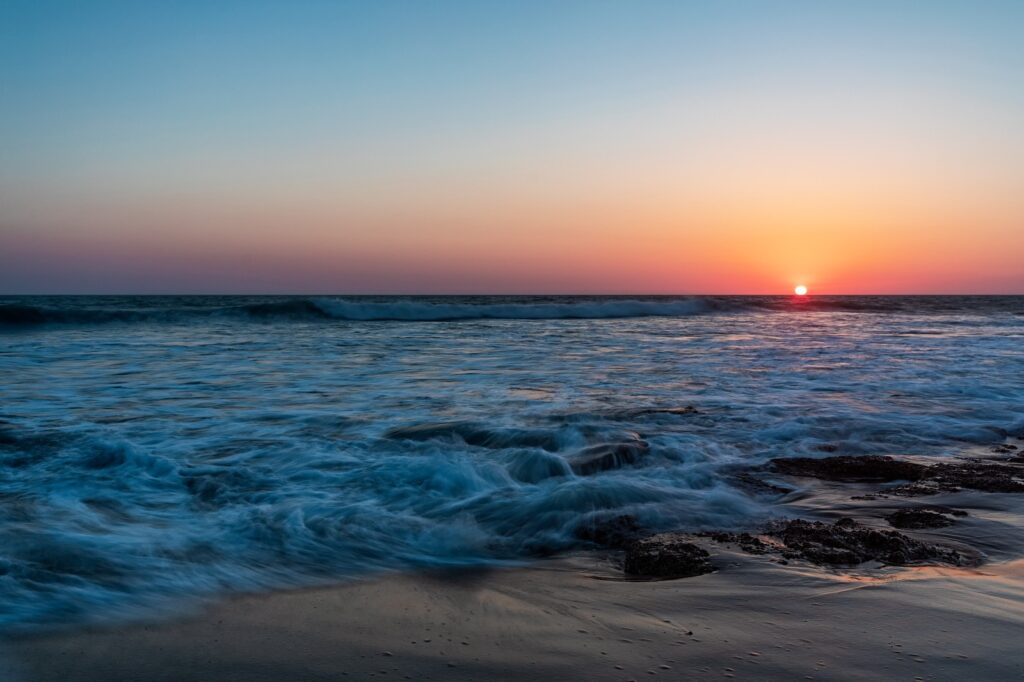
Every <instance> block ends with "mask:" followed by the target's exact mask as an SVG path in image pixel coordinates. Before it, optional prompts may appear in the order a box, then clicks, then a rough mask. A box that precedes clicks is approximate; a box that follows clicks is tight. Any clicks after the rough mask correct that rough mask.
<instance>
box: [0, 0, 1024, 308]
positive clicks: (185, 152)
mask: <svg viewBox="0 0 1024 682" xmlns="http://www.w3.org/2000/svg"><path fill="white" fill-rule="evenodd" d="M1022 74H1024V2H1019V1H1017V0H1014V1H1009V2H999V1H997V0H990V1H987V2H982V3H979V2H976V1H971V2H943V1H941V0H928V1H921V2H913V1H910V0H904V1H900V0H887V1H885V2H873V1H871V0H858V1H856V2H853V1H851V2H839V1H837V2H787V1H784V0H777V1H774V2H769V1H763V0H750V1H746V2H744V1H740V0H721V1H719V2H704V1H702V2H684V1H683V0H674V1H671V2H655V1H643V0H638V1H635V2H625V1H621V2H603V1H601V0H588V1H586V2H573V1H571V0H564V1H559V2H531V1H529V0H523V1H518V2H488V1H487V0H473V1H469V0H467V1H465V2H444V1H441V0H415V1H409V2H397V1H388V0H379V1H374V2H371V1H369V0H367V1H366V2H342V1H340V0H339V1H335V2H313V1H310V2H299V1H282V2H260V1H259V0H250V1H246V2H232V1H231V0H221V1H218V2H191V1H189V0H177V1H175V2H162V1H160V0H152V1H147V2H134V1H133V2H105V1H103V0H94V1H92V2H77V1H75V2H52V1H49V0H28V1H26V0H4V1H3V2H2V3H0V293H7V294H16V293H321V294H324V293H337V294H345V293H350V294H357V293H407V294H428V293H524V294H527V293H623V294H632V293H637V294H639V293H663V294H687V293H692V294H700V293H737V294H744V293H748V294H765V293H784V292H788V291H791V290H792V289H793V287H794V286H795V285H796V284H806V285H807V286H808V287H809V288H810V289H811V292H812V294H813V293H848V294H858V293H892V294H898V293H1024V76H1022Z"/></svg>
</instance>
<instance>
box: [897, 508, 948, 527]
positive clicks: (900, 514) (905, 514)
mask: <svg viewBox="0 0 1024 682" xmlns="http://www.w3.org/2000/svg"><path fill="white" fill-rule="evenodd" d="M950 515H952V516H966V515H967V513H966V512H962V511H959V510H948V511H946V510H939V509H937V508H928V507H918V508H916V509H897V510H896V511H894V512H893V513H892V514H889V515H888V516H886V517H885V520H886V521H888V522H889V525H891V526H894V527H896V528H945V527H946V526H951V525H953V523H954V521H953V519H951V518H949V516H950Z"/></svg>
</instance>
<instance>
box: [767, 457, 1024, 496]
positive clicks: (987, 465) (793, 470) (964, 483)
mask: <svg viewBox="0 0 1024 682" xmlns="http://www.w3.org/2000/svg"><path fill="white" fill-rule="evenodd" d="M769 467H770V468H771V470H772V471H775V472H777V473H780V474H785V475H787V476H805V477H809V478H818V479H822V480H826V481H862V482H868V481H873V482H879V483H891V482H895V481H907V482H908V483H907V484H906V485H904V486H900V487H898V488H895V489H893V490H891V491H890V492H892V493H895V494H897V495H907V496H911V495H932V494H935V493H939V492H955V491H957V490H964V489H967V490H980V491H983V492H992V493H1021V492H1024V466H1021V464H1020V463H1018V462H1014V461H1005V460H1002V461H1000V460H988V459H980V460H979V459H970V460H969V459H962V460H954V461H944V462H940V463H938V464H930V465H927V464H918V463H916V462H908V461H906V460H900V459H895V458H893V457H887V456H882V455H864V456H839V457H822V458H814V457H783V458H778V459H773V460H771V462H770V464H769Z"/></svg>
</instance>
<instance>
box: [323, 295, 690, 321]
mask: <svg viewBox="0 0 1024 682" xmlns="http://www.w3.org/2000/svg"><path fill="white" fill-rule="evenodd" d="M315 304H316V306H317V308H319V309H320V310H322V311H323V312H324V313H325V314H327V315H328V316H329V317H333V318H335V319H339V320H357V321H372V320H379V321H418V322H445V321H454V320H573V319H612V318H627V317H676V316H685V315H697V314H699V313H703V312H707V311H709V310H710V307H709V306H708V305H707V304H706V303H704V302H703V301H700V300H698V299H682V300H674V301H639V300H604V301H580V302H571V303H569V302H566V303H434V302H430V303H427V302H420V301H389V302H362V301H350V300H336V299H318V300H316V301H315Z"/></svg>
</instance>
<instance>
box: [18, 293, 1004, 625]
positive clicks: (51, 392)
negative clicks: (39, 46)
mask: <svg viewBox="0 0 1024 682" xmlns="http://www.w3.org/2000/svg"><path fill="white" fill-rule="evenodd" d="M1022 378H1024V297H1012V296H1006V297H982V296H936V297H871V296H854V297H826V296H811V297H806V298H796V297H788V296H781V297H559V296H551V297H336V296H322V297H278V296H239V297H233V296H162V297H4V298H0V519H2V522H0V628H2V629H4V630H6V631H20V630H32V629H36V628H48V627H55V626H60V625H66V624H79V623H107V622H116V621H120V620H124V619H132V618H139V617H152V616H155V615H160V614H162V613H165V612H171V611H176V610H179V609H181V608H184V606H185V605H188V604H193V603H198V602H200V601H202V600H203V599H205V598H211V597H216V596H218V595H222V594H228V593H234V592H250V591H257V592H258V591H264V590H273V589H280V588H286V587H294V586H305V585H316V584H324V583H329V582H334V581H339V580H349V579H358V578H361V577H364V576H370V575H374V574H378V573H380V572H383V571H399V570H423V569H433V568H445V567H458V566H486V565H509V564H515V563H518V562H522V561H528V560H533V559H536V558H538V557H543V556H550V555H553V554H559V553H565V552H571V551H575V550H579V549H586V548H587V547H588V543H587V540H586V539H585V537H586V533H585V532H582V531H581V529H586V528H588V527H592V526H593V525H594V524H595V523H599V522H601V521H602V520H607V519H612V518H614V517H616V516H619V515H622V514H629V515H632V516H635V517H636V518H637V519H638V521H639V522H640V523H641V524H642V525H644V526H646V527H649V528H652V529H677V528H679V529H691V530H696V529H727V528H743V527H750V526H751V525H752V524H757V523H760V522H762V521H764V520H765V519H768V518H771V517H773V516H779V515H785V514H786V510H785V508H784V507H783V506H782V505H780V504H779V503H778V500H777V499H775V498H774V497H773V496H772V495H771V494H769V493H766V492H764V491H763V490H762V491H757V490H751V489H749V488H747V487H745V486H744V485H742V483H741V482H740V480H738V479H737V478H736V472H737V471H738V470H740V469H741V468H742V467H748V466H752V465H757V464H758V463H762V462H765V461H767V460H768V459H770V458H773V457H779V456H793V455H807V456H822V455H824V454H826V453H829V454H899V455H910V456H918V457H930V458H941V457H949V456H954V455H957V454H959V453H961V452H964V451H965V450H967V449H969V448H972V447H978V446H986V445H990V444H996V443H1001V442H1003V441H1004V440H1005V439H1006V438H1008V437H1021V436H1024V379H1022Z"/></svg>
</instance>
